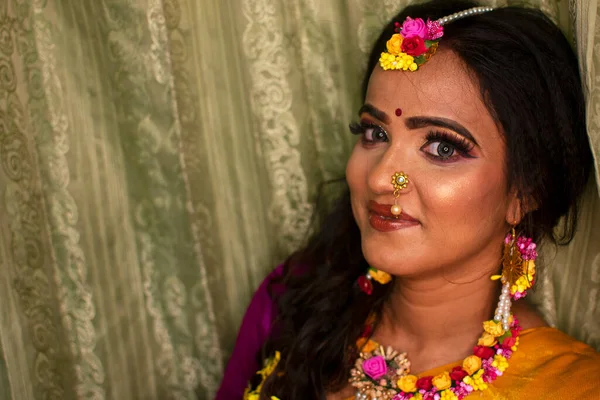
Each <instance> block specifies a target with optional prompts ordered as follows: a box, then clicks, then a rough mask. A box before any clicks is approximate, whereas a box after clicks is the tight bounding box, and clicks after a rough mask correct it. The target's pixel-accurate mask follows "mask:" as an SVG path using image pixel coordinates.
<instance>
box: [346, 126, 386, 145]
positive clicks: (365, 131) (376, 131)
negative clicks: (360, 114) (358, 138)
mask: <svg viewBox="0 0 600 400" xmlns="http://www.w3.org/2000/svg"><path fill="white" fill-rule="evenodd" d="M350 132H352V134H354V135H362V142H363V143H365V144H373V143H377V142H387V141H388V134H387V132H386V131H385V129H383V128H382V127H380V126H379V125H375V124H373V123H370V122H364V121H363V122H361V123H356V122H353V123H352V124H350Z"/></svg>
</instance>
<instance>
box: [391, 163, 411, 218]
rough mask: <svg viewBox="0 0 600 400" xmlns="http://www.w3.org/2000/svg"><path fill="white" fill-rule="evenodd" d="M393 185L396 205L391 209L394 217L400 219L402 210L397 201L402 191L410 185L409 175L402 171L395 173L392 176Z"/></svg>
mask: <svg viewBox="0 0 600 400" xmlns="http://www.w3.org/2000/svg"><path fill="white" fill-rule="evenodd" d="M392 185H393V186H394V205H393V206H392V208H391V209H390V212H391V213H392V215H394V216H396V217H398V216H399V215H400V214H402V208H401V207H400V206H399V205H398V204H396V201H397V200H398V196H400V191H401V190H402V189H405V188H406V186H407V185H408V175H406V174H405V173H404V172H402V171H400V172H395V173H394V175H392Z"/></svg>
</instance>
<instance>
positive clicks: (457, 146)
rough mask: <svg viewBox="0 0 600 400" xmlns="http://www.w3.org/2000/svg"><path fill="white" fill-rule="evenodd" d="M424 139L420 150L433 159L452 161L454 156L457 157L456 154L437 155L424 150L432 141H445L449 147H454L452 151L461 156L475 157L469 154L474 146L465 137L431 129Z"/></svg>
mask: <svg viewBox="0 0 600 400" xmlns="http://www.w3.org/2000/svg"><path fill="white" fill-rule="evenodd" d="M425 139H426V142H425V144H424V145H423V146H422V147H421V151H423V152H424V153H425V154H426V155H427V156H428V157H431V158H433V159H434V160H437V161H441V162H449V161H452V160H453V159H455V158H456V157H458V155H452V156H449V157H442V156H439V155H434V154H432V153H428V152H426V151H425V150H424V149H425V148H426V147H427V146H429V145H431V144H433V143H437V142H439V143H440V144H441V143H446V144H448V145H450V146H451V147H453V148H454V151H455V152H457V153H458V154H459V155H460V156H462V157H466V158H475V157H474V156H473V155H471V154H470V152H471V150H473V147H475V145H474V144H473V143H471V142H470V141H469V140H467V139H465V138H462V137H457V136H455V135H452V134H449V133H446V132H442V131H431V132H429V133H428V134H427V136H426V137H425Z"/></svg>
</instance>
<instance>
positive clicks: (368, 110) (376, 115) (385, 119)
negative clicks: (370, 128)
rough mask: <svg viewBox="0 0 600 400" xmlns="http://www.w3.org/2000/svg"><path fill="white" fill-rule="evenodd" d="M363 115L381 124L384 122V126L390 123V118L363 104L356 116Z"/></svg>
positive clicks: (370, 105) (375, 108)
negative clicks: (369, 116)
mask: <svg viewBox="0 0 600 400" xmlns="http://www.w3.org/2000/svg"><path fill="white" fill-rule="evenodd" d="M364 113H366V114H369V115H371V116H372V117H374V118H377V119H378V120H380V121H381V122H385V123H386V124H389V123H390V117H389V116H388V115H387V114H386V113H384V112H383V111H381V110H380V109H378V108H377V107H375V106H374V105H372V104H369V103H365V104H363V106H362V107H361V108H360V110H358V116H359V117H360V116H361V115H362V114H364Z"/></svg>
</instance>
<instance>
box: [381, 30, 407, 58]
mask: <svg viewBox="0 0 600 400" xmlns="http://www.w3.org/2000/svg"><path fill="white" fill-rule="evenodd" d="M402 40H403V38H402V35H400V34H399V33H395V34H393V35H392V37H391V38H390V40H388V41H387V43H386V44H385V45H386V47H387V51H388V52H389V53H390V54H393V55H398V54H400V51H401V49H402Z"/></svg>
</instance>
